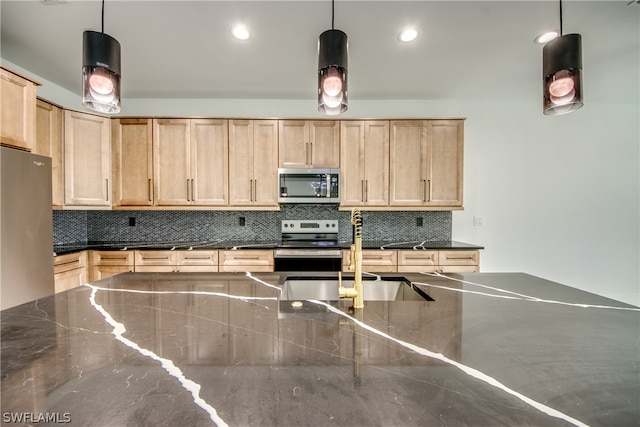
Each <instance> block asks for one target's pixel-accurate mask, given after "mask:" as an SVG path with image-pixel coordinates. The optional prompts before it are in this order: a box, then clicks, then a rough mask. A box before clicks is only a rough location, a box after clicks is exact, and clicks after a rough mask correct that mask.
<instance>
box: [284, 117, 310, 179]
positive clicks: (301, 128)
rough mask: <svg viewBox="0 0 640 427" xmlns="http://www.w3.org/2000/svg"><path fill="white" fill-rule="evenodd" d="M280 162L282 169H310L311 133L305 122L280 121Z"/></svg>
mask: <svg viewBox="0 0 640 427" xmlns="http://www.w3.org/2000/svg"><path fill="white" fill-rule="evenodd" d="M278 127H279V135H278V144H279V146H280V150H279V152H280V153H279V160H278V166H279V167H281V168H307V167H309V164H310V162H309V154H310V153H309V131H308V129H307V122H306V121H304V120H280V121H279V122H278Z"/></svg>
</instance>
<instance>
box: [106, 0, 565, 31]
mask: <svg viewBox="0 0 640 427" xmlns="http://www.w3.org/2000/svg"><path fill="white" fill-rule="evenodd" d="M103 1H104V0H103ZM560 35H561V36H562V35H563V33H562V0H560Z"/></svg>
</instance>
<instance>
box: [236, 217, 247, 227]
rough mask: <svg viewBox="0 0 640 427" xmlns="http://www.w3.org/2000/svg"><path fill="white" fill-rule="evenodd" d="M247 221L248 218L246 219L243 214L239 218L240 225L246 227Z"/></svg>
mask: <svg viewBox="0 0 640 427" xmlns="http://www.w3.org/2000/svg"><path fill="white" fill-rule="evenodd" d="M245 223H246V220H245V218H244V217H243V216H241V217H240V218H238V225H239V226H240V227H244V225H245Z"/></svg>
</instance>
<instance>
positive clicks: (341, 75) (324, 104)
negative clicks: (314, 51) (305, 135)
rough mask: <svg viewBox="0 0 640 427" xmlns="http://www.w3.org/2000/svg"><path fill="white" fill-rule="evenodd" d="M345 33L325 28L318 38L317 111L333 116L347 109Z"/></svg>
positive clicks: (346, 45)
mask: <svg viewBox="0 0 640 427" xmlns="http://www.w3.org/2000/svg"><path fill="white" fill-rule="evenodd" d="M347 48H348V43H347V35H346V34H345V33H344V32H342V31H340V30H334V29H331V30H327V31H325V32H324V33H322V34H320V37H319V39H318V111H320V112H321V113H324V114H327V115H330V116H334V115H337V114H340V113H343V112H345V111H347V108H348V105H347V98H348V96H347Z"/></svg>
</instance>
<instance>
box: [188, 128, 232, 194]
mask: <svg viewBox="0 0 640 427" xmlns="http://www.w3.org/2000/svg"><path fill="white" fill-rule="evenodd" d="M228 158H229V135H228V122H227V120H209V119H193V120H191V177H190V179H191V182H190V190H191V200H192V201H193V203H194V204H196V205H226V204H228V200H229V195H228V176H229V163H228Z"/></svg>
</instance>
